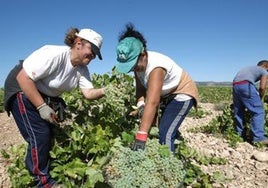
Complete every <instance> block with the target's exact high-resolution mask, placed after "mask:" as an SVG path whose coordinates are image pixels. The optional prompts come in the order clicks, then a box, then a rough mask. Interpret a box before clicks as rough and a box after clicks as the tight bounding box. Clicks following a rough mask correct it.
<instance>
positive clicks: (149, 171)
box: [105, 139, 186, 188]
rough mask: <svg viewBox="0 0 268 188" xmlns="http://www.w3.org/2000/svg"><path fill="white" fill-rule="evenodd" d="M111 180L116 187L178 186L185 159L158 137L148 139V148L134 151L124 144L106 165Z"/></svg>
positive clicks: (183, 175)
mask: <svg viewBox="0 0 268 188" xmlns="http://www.w3.org/2000/svg"><path fill="white" fill-rule="evenodd" d="M105 173H106V178H107V181H108V183H109V184H110V185H111V186H112V187H114V188H125V187H128V188H135V187H140V188H154V187H162V188H177V187H179V185H181V184H182V182H183V180H184V177H185V173H186V172H185V170H184V165H183V163H182V161H180V160H179V159H178V158H176V157H174V155H173V154H172V153H171V152H170V151H169V149H168V147H167V146H165V145H160V144H159V142H158V139H149V140H148V141H147V145H146V148H145V150H138V151H132V150H131V149H130V148H128V147H123V146H121V147H120V148H119V149H117V150H115V152H114V155H113V157H112V158H111V160H110V161H109V163H108V164H107V165H106V167H105Z"/></svg>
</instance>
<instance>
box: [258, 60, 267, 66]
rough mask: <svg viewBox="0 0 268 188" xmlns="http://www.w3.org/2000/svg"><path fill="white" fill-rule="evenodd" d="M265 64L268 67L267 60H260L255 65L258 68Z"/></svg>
mask: <svg viewBox="0 0 268 188" xmlns="http://www.w3.org/2000/svg"><path fill="white" fill-rule="evenodd" d="M265 64H266V65H268V61H267V60H261V61H259V62H258V64H257V65H258V66H262V65H265Z"/></svg>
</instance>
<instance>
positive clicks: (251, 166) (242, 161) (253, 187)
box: [0, 104, 268, 188]
mask: <svg viewBox="0 0 268 188" xmlns="http://www.w3.org/2000/svg"><path fill="white" fill-rule="evenodd" d="M200 106H201V108H202V109H204V110H205V111H208V112H211V114H210V115H206V117H204V118H201V119H193V118H190V117H187V118H186V119H185V121H184V122H183V124H182V126H181V128H180V131H181V133H182V135H183V137H184V139H185V140H186V141H187V142H188V145H189V146H191V147H192V148H194V149H196V150H197V151H198V152H199V153H200V154H202V155H206V156H214V157H222V158H225V159H227V160H228V162H227V164H225V165H210V166H205V165H202V166H201V168H202V170H203V171H204V172H206V173H209V174H213V172H216V171H219V172H221V173H223V174H224V175H225V177H227V178H228V179H229V181H224V183H223V184H215V185H213V187H226V188H268V161H267V160H268V158H267V155H268V148H267V147H266V148H256V147H253V146H252V145H250V144H248V143H241V144H239V145H238V147H237V148H235V149H234V148H231V147H229V146H228V143H227V142H226V141H225V140H223V139H219V138H216V137H214V136H212V135H206V134H203V133H191V132H190V131H187V130H188V129H189V128H193V127H198V126H202V125H206V124H208V122H210V120H211V119H212V118H213V117H215V116H217V115H219V114H220V113H221V112H220V111H217V110H215V109H214V105H213V104H200ZM0 122H1V123H0V150H1V149H6V148H7V147H9V146H11V145H16V144H21V143H23V142H24V141H23V139H22V137H21V136H20V134H19V132H18V129H17V126H16V125H15V122H14V120H13V118H11V117H8V116H7V115H6V113H0ZM263 155H265V156H263ZM254 156H260V158H258V160H256V159H255V157H254ZM8 166H9V164H8V163H7V162H6V160H5V159H4V158H3V157H2V155H0V188H9V187H11V186H10V181H9V178H8V175H7V168H8Z"/></svg>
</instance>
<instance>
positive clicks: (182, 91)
mask: <svg viewBox="0 0 268 188" xmlns="http://www.w3.org/2000/svg"><path fill="white" fill-rule="evenodd" d="M146 43H147V41H146V40H145V38H144V37H143V35H142V34H141V33H140V32H139V31H137V30H135V29H134V26H133V25H132V24H131V23H130V24H127V25H126V30H125V31H123V32H122V33H121V34H120V36H119V43H118V45H117V48H116V53H117V61H118V62H117V64H116V70H117V71H118V72H120V73H129V72H131V71H133V72H134V75H135V81H136V98H137V107H138V109H139V111H140V112H142V116H141V121H140V126H139V130H138V131H137V134H136V137H135V142H134V144H133V147H132V149H133V150H137V149H144V147H145V144H146V140H147V137H148V133H149V131H150V128H151V126H152V125H153V123H154V120H155V115H156V114H157V112H158V108H159V107H160V108H161V110H162V111H161V118H160V123H159V126H158V128H159V142H160V144H165V145H167V146H168V147H169V148H170V150H171V151H174V150H175V145H174V141H175V138H177V137H178V135H179V132H178V129H179V127H180V125H181V123H182V121H183V120H184V118H185V116H186V115H187V114H188V112H189V110H190V109H191V107H192V106H197V101H198V91H197V87H196V84H195V83H194V81H193V80H192V79H191V78H190V76H189V75H188V74H187V73H186V72H185V70H183V68H181V67H180V66H179V65H178V64H176V62H174V61H173V60H172V59H171V58H169V57H168V56H166V55H163V54H161V53H158V52H154V51H148V50H147V46H146Z"/></svg>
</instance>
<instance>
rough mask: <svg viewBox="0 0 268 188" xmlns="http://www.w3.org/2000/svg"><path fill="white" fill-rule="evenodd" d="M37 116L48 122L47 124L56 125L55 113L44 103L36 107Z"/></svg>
mask: <svg viewBox="0 0 268 188" xmlns="http://www.w3.org/2000/svg"><path fill="white" fill-rule="evenodd" d="M37 110H38V111H39V114H40V116H41V118H42V119H44V120H46V121H48V122H49V123H53V124H54V123H57V115H56V113H55V111H54V110H53V109H52V108H50V107H49V106H48V105H47V104H46V103H43V104H41V105H40V106H38V107H37Z"/></svg>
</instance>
